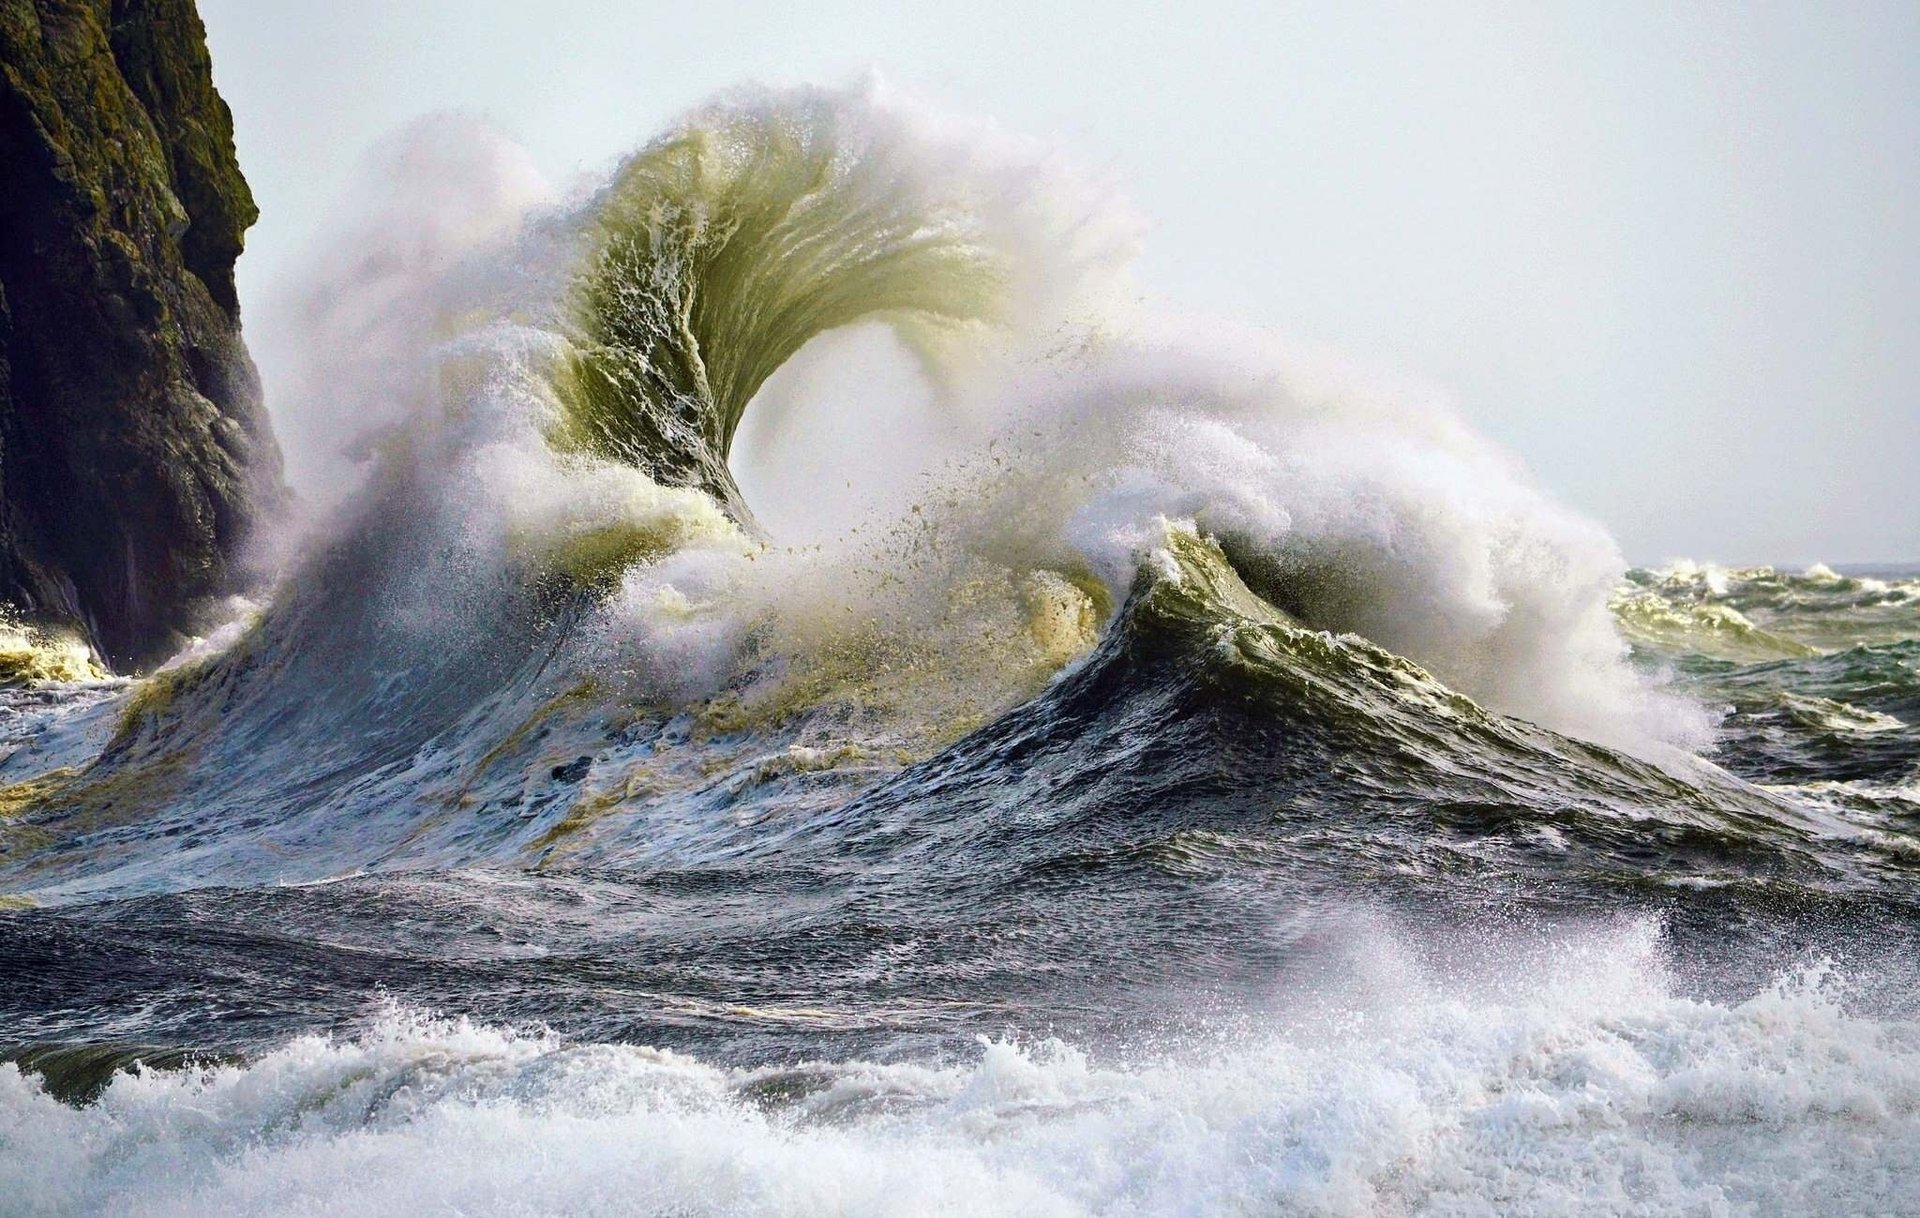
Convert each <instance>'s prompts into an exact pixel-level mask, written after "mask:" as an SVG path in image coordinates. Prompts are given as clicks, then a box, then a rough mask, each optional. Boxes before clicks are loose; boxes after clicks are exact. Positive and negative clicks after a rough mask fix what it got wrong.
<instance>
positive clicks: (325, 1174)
mask: <svg viewBox="0 0 1920 1218" xmlns="http://www.w3.org/2000/svg"><path fill="white" fill-rule="evenodd" d="M1657 941H1658V934H1657V927H1655V926H1653V925H1652V924H1651V923H1649V922H1645V921H1638V922H1620V923H1614V924H1611V925H1610V926H1608V927H1606V928H1602V929H1600V930H1597V931H1594V932H1591V933H1584V934H1571V935H1565V936H1560V937H1549V938H1548V939H1547V940H1544V941H1541V942H1538V943H1535V944H1534V945H1532V946H1531V947H1524V946H1523V947H1521V948H1518V949H1516V950H1515V951H1514V952H1513V958H1512V959H1511V960H1510V961H1509V964H1508V965H1507V966H1506V968H1505V971H1504V973H1503V975H1502V976H1501V977H1496V978H1493V979H1491V980H1489V979H1480V980H1474V979H1469V978H1462V977H1451V978H1445V977H1434V976H1431V975H1427V974H1426V973H1424V972H1423V971H1422V969H1420V968H1419V967H1418V966H1415V965H1410V964H1407V963H1406V962H1405V959H1404V954H1401V955H1396V952H1395V951H1394V949H1393V948H1392V946H1391V945H1390V944H1388V945H1382V946H1378V947H1376V948H1375V949H1374V950H1373V952H1372V955H1373V957H1374V959H1373V962H1372V963H1371V964H1370V965H1369V966H1368V970H1370V971H1371V972H1372V973H1373V975H1372V976H1370V977H1366V978H1362V979H1361V980H1360V982H1359V983H1358V984H1357V985H1356V987H1355V989H1354V991H1353V992H1351V993H1349V994H1348V996H1347V997H1345V998H1339V999H1335V1000H1332V1001H1329V1002H1324V1003H1319V1004H1316V1005H1314V1006H1313V1007H1311V1008H1310V1009H1309V1008H1299V1007H1296V1008H1295V1009H1294V1011H1293V1014H1292V1016H1291V1017H1290V1018H1289V1019H1287V1020H1284V1021H1283V1020H1281V1019H1279V1018H1277V1017H1275V1018H1270V1019H1268V1020H1267V1021H1265V1022H1264V1024H1262V1025H1261V1026H1257V1027H1251V1028H1248V1029H1245V1030H1243V1031H1241V1032H1239V1033H1236V1034H1234V1035H1232V1036H1227V1037H1223V1038H1222V1039H1221V1041H1220V1042H1219V1043H1218V1044H1217V1045H1214V1046H1212V1047H1201V1046H1189V1047H1188V1048H1187V1049H1186V1050H1184V1051H1180V1052H1177V1053H1174V1054H1171V1055H1169V1056H1167V1057H1164V1058H1161V1059H1155V1060H1142V1061H1136V1062H1135V1064H1131V1065H1125V1066H1119V1065H1102V1064H1095V1063H1093V1062H1090V1061H1089V1059H1088V1057H1087V1056H1086V1055H1085V1054H1083V1053H1082V1052H1080V1051H1079V1050H1076V1049H1074V1048H1072V1047H1069V1046H1066V1045H1062V1044H1059V1043H1057V1042H1045V1043H1041V1044H1038V1045H1029V1046H1020V1045H1015V1044H1011V1043H991V1044H987V1045H985V1046H984V1048H983V1051H982V1053H981V1054H980V1056H979V1058H978V1060H977V1062H976V1063H974V1064H972V1065H970V1066H962V1067H951V1068H935V1067H928V1066H915V1065H901V1064H895V1065H876V1064H865V1063H858V1062H855V1063H845V1064H835V1065H823V1066H818V1067H812V1068H808V1069H807V1070H803V1071H800V1072H799V1073H811V1074H812V1075H813V1076H814V1079H815V1083H814V1085H815V1089H814V1090H812V1091H811V1092H810V1093H809V1094H808V1095H807V1096H806V1097H805V1098H803V1099H799V1100H796V1101H791V1102H787V1103H784V1104H777V1105H769V1106H766V1107H762V1106H760V1105H757V1104H756V1103H754V1102H753V1101H752V1100H751V1099H749V1098H747V1097H748V1096H750V1095H751V1094H753V1092H754V1090H755V1087H756V1084H764V1083H767V1082H769V1081H770V1076H773V1075H778V1074H782V1073H783V1072H781V1071H769V1070H763V1071H748V1070H731V1069H724V1068H718V1067H715V1066H712V1065H708V1064H705V1063H703V1062H700V1061H697V1060H694V1059H692V1058H689V1057H685V1056H680V1055H676V1054H672V1053H666V1052H661V1051H658V1050H652V1049H645V1048H635V1047H623V1046H612V1045H581V1046H570V1045H566V1044H564V1043H562V1042H560V1041H558V1040H556V1039H553V1038H551V1037H547V1036H543V1035H517V1034H514V1033H512V1032H507V1031H502V1030H498V1029H491V1028H485V1027H477V1026H473V1025H470V1024H467V1023H464V1022H436V1021H432V1020H427V1019H423V1018H420V1017H417V1016H408V1015H405V1014H400V1013H389V1014H388V1015H387V1016H385V1017H384V1018H383V1019H382V1020H381V1021H380V1022H379V1023H378V1025H377V1026H376V1027H374V1028H373V1029H372V1030H371V1031H369V1032H368V1033H367V1034H365V1035H363V1036H362V1037H360V1038H359V1039H356V1040H352V1041H342V1042H331V1041H327V1040H323V1039H318V1038H306V1039H300V1040H296V1041H294V1042H292V1043H291V1044H288V1045H287V1046H285V1047H283V1048H281V1049H280V1050H278V1051H276V1052H273V1053H271V1054H269V1055H267V1056H265V1057H264V1058H262V1059H260V1060H259V1061H257V1062H256V1063H255V1064H253V1065H251V1066H248V1067H246V1068H223V1069H215V1070H210V1071H206V1072H202V1073H180V1074H148V1075H144V1076H121V1077H119V1078H117V1079H116V1080H115V1081H114V1082H113V1084H112V1085H111V1086H110V1087H109V1088H108V1089H107V1091H106V1092H105V1094H104V1096H103V1097H102V1098H101V1100H100V1101H99V1102H98V1103H97V1104H96V1105H94V1106H92V1107H89V1108H86V1109H79V1110H76V1109H73V1108H69V1107H65V1106H62V1105H61V1104H59V1103H57V1102H55V1101H54V1100H52V1099H51V1098H49V1097H48V1096H46V1094H45V1093H44V1092H43V1091H41V1089H40V1088H39V1086H38V1084H37V1082H36V1081H34V1080H31V1079H27V1078H23V1077H21V1076H20V1075H19V1074H18V1073H17V1072H15V1071H14V1070H13V1069H12V1068H11V1067H8V1068H5V1069H0V1197H4V1198H6V1199H7V1204H8V1205H10V1206H13V1207H16V1208H14V1209H11V1210H10V1211H9V1212H13V1213H21V1214H36V1215H69V1214H73V1215H77V1214H109V1213H111V1214H124V1215H196V1216H200V1215H272V1214H301V1215H374V1214H393V1215H403V1214H404V1215H414V1214H461V1215H474V1216H477V1215H563V1214H564V1215H616V1214H620V1215H625V1214H675V1215H694V1214H700V1215H705V1214H716V1215H717V1214H730V1215H787V1214H791V1215H809V1216H818V1215H925V1214H956V1215H1015V1214H1020V1215H1090V1214H1112V1215H1121V1214H1125V1215H1160V1214H1168V1215H1171V1214H1275V1213H1286V1214H1296V1213H1298V1214H1436V1215H1437V1214H1446V1215H1479V1214H1487V1215H1492V1214H1513V1213H1526V1214H1535V1215H1553V1214H1567V1215H1574V1214H1579V1215H1588V1214H1598V1213H1604V1214H1681V1213H1685V1214H1713V1215H1721V1214H1728V1215H1731V1214H1749V1213H1753V1214H1777V1213H1833V1214H1842V1213H1844V1214H1861V1213H1874V1214H1894V1213H1912V1212H1916V1211H1917V1210H1920V1153H1916V1152H1920V1026H1916V1025H1915V1024H1912V1023H1908V1022H1883V1021H1875V1020H1871V1019H1867V1018H1864V1017H1861V1016H1858V1015H1853V1014H1849V1013H1848V1011H1847V1010H1846V1009H1845V1003H1844V1002H1843V1001H1842V999H1841V997H1840V996H1839V994H1838V993H1837V990H1838V988H1839V987H1838V985H1837V983H1836V982H1835V980H1834V978H1833V976H1832V975H1831V974H1830V973H1827V972H1823V971H1821V970H1819V969H1813V970H1808V971H1803V972H1802V973H1800V974H1797V975H1793V976H1789V977H1787V978H1785V979H1783V980H1781V981H1779V982H1777V983H1776V984H1775V985H1774V986H1773V987H1771V988H1769V989H1767V990H1765V991H1763V992H1761V993H1759V994H1758V995H1756V996H1754V997H1752V998H1750V999H1748V1000H1747V1001H1744V1002H1741V1003H1738V1004H1736V1005H1718V1004H1714V1003H1708V1002H1701V1001H1695V1000H1690V999H1688V998H1685V997H1681V996H1679V995H1678V994H1676V993H1675V992H1674V990H1673V988H1672V986H1671V985H1670V983H1669V982H1667V981H1666V980H1665V979H1664V977H1663V970H1662V969H1661V967H1660V965H1659V963H1658V960H1657V950H1656V945H1657ZM1356 994H1357V995H1359V996H1358V997H1355V995H1356ZM1369 994H1370V995H1371V996H1368V995H1369Z"/></svg>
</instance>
